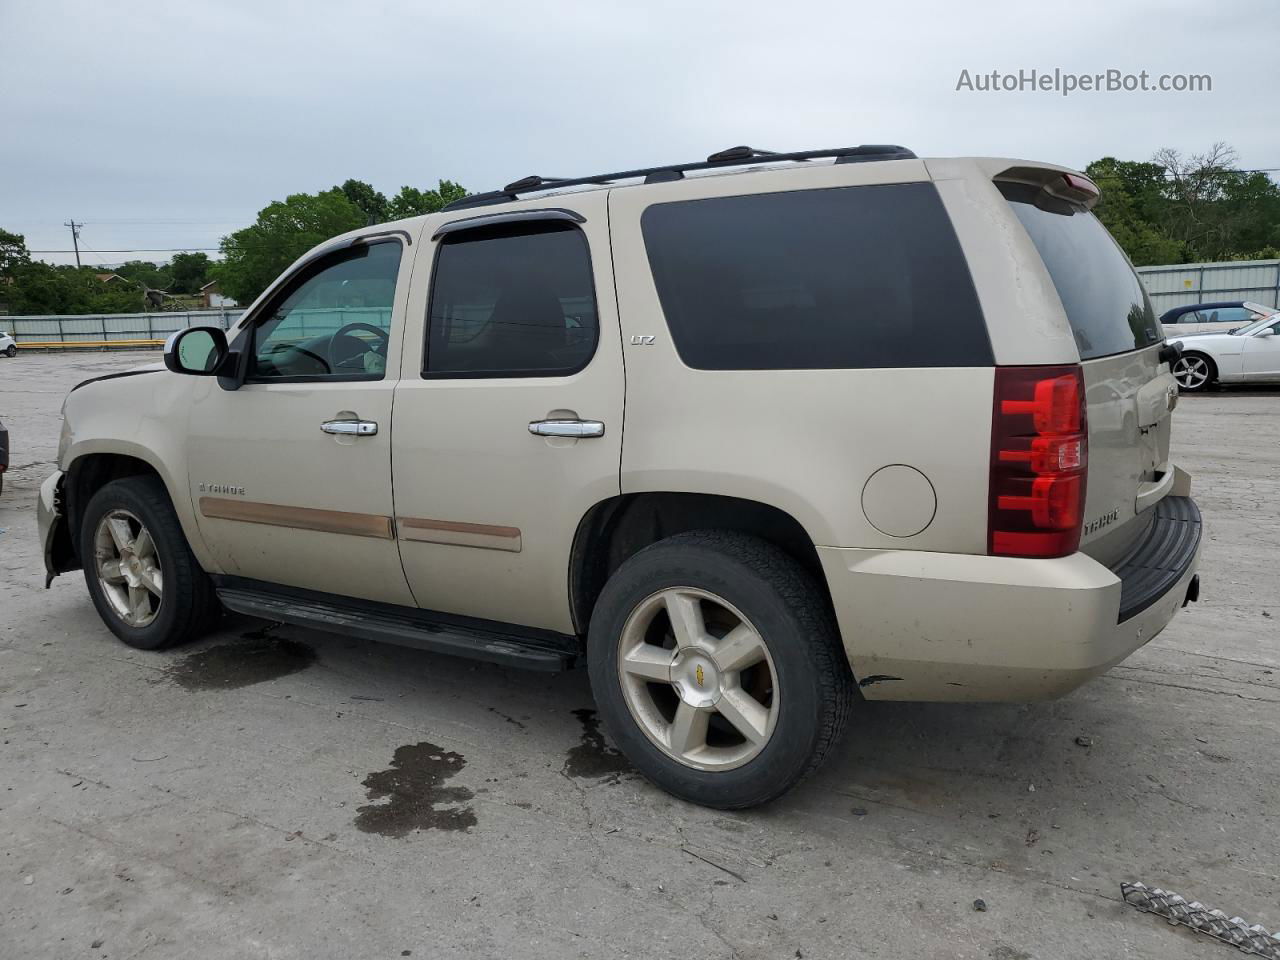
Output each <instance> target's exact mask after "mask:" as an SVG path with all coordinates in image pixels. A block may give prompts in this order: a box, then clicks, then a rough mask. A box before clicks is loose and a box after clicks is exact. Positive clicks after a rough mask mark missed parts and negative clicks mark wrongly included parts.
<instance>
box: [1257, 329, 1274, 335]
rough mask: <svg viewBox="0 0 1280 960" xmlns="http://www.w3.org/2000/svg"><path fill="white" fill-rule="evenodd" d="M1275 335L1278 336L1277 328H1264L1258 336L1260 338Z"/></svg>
mask: <svg viewBox="0 0 1280 960" xmlns="http://www.w3.org/2000/svg"><path fill="white" fill-rule="evenodd" d="M1275 335H1276V328H1275V327H1263V328H1262V329H1261V330H1259V331H1258V336H1260V337H1274V336H1275Z"/></svg>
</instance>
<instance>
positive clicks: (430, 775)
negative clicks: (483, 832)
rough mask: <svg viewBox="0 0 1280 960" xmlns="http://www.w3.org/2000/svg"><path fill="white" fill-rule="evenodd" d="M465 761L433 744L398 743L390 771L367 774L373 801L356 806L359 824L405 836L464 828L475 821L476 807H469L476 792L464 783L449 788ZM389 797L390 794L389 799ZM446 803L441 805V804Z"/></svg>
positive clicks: (385, 833)
mask: <svg viewBox="0 0 1280 960" xmlns="http://www.w3.org/2000/svg"><path fill="white" fill-rule="evenodd" d="M464 766H466V760H465V759H464V758H463V756H462V754H460V753H454V752H453V751H451V750H445V749H443V748H441V747H437V746H436V745H435V744H434V743H426V742H423V743H413V744H407V745H406V746H403V747H398V748H397V749H396V752H395V756H393V757H392V758H391V767H390V768H389V769H387V770H382V771H379V772H378V773H371V774H369V776H367V777H365V778H364V781H363V785H364V786H365V788H366V789H367V790H368V795H369V799H370V800H383V799H386V800H387V802H386V803H370V804H366V805H365V806H363V807H359V808H357V810H356V821H355V823H356V828H357V829H359V830H363V831H364V832H365V833H377V834H381V835H382V836H384V837H397V838H398V837H406V836H408V835H409V834H410V833H412V832H413V831H414V830H466V829H468V828H469V827H474V826H475V825H476V815H475V811H474V810H472V809H471V807H469V806H465V804H466V801H468V800H470V799H471V798H472V797H474V796H475V794H474V793H473V792H472V791H471V790H468V789H467V788H466V787H446V786H444V785H443V784H444V782H445V781H446V780H449V779H452V778H453V777H456V776H457V775H458V773H459V771H461V770H462V768H463V767H464ZM388 798H389V799H388ZM442 804H445V805H449V806H445V807H444V808H443V809H441V805H442Z"/></svg>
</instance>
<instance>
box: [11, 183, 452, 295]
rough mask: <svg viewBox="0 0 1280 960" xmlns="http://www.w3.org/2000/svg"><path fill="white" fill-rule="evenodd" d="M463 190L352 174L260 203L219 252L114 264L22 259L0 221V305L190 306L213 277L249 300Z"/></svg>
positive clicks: (23, 251) (17, 237) (21, 246)
mask: <svg viewBox="0 0 1280 960" xmlns="http://www.w3.org/2000/svg"><path fill="white" fill-rule="evenodd" d="M466 195H467V191H466V190H465V189H463V188H462V187H461V186H459V185H458V184H456V183H454V182H453V181H451V180H441V181H440V182H439V184H438V185H437V187H436V188H435V189H428V190H422V189H419V188H417V187H401V189H400V192H399V193H397V194H395V195H394V196H392V197H391V198H389V199H388V198H387V197H386V195H384V194H383V193H381V192H379V191H378V190H375V189H374V188H373V187H372V186H371V185H369V184H368V183H365V182H364V181H362V180H347V181H346V182H345V183H343V184H342V185H341V186H338V187H333V188H331V189H329V190H323V191H321V192H319V193H314V194H311V193H295V194H291V195H290V196H288V197H286V198H285V199H283V200H278V201H276V202H275V203H271V204H268V205H267V206H266V207H264V208H263V209H262V210H260V211H259V212H258V216H257V218H256V219H255V221H254V222H253V223H252V224H250V225H249V226H247V227H245V228H244V229H242V230H237V231H235V232H234V233H232V234H229V235H228V236H225V237H223V238H222V242H221V244H220V251H221V258H220V259H218V260H213V259H210V257H209V256H208V255H207V254H204V253H198V252H197V253H179V254H176V255H175V256H174V257H173V258H172V259H171V260H169V261H168V262H167V263H161V264H157V263H153V262H151V261H149V260H130V261H129V262H128V263H123V264H120V265H119V266H115V267H105V266H81V267H74V266H66V265H61V264H60V265H54V264H50V263H44V262H43V261H41V260H35V259H32V257H31V254H30V253H29V252H28V250H27V243H26V238H25V237H24V236H23V235H22V234H19V233H12V232H10V231H7V230H4V229H0V307H3V308H4V309H5V310H7V312H9V313H11V314H18V315H24V314H84V313H139V312H142V311H145V310H164V309H194V308H196V307H198V306H199V303H198V302H197V301H198V298H197V297H196V296H195V295H196V294H197V293H198V292H199V291H200V288H201V287H203V286H204V285H205V284H207V283H209V282H210V281H213V280H216V281H218V287H219V290H220V292H221V293H222V295H223V296H226V297H230V298H231V299H233V300H236V301H238V302H239V303H242V304H247V303H249V302H250V301H252V300H253V299H254V298H255V297H256V296H257V295H258V294H259V293H261V292H262V291H263V290H265V289H266V288H267V286H268V285H270V283H271V282H272V281H273V280H275V278H276V277H278V276H279V275H280V273H281V272H282V271H283V270H284V269H285V268H286V267H287V266H289V264H291V263H292V262H293V261H294V260H296V259H297V258H298V257H300V256H301V255H302V254H304V253H306V252H307V251H308V250H310V249H311V248H312V247H314V246H315V245H316V244H318V243H321V242H323V241H325V240H327V239H329V238H330V237H333V236H336V235H338V234H340V233H346V232H347V231H348V230H355V229H356V228H358V227H363V226H367V225H369V224H376V223H385V222H387V221H390V220H400V219H402V218H404V217H416V216H419V215H421V214H426V213H435V212H436V211H438V210H440V209H441V208H442V207H444V205H445V204H447V203H451V202H452V201H454V200H458V199H460V198H462V197H465V196H466Z"/></svg>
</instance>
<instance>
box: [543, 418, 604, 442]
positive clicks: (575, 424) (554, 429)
mask: <svg viewBox="0 0 1280 960" xmlns="http://www.w3.org/2000/svg"><path fill="white" fill-rule="evenodd" d="M529 432H530V433H532V434H533V435H534V436H537V437H572V438H573V439H575V440H585V439H587V438H588V437H603V436H604V424H603V423H601V422H600V421H599V420H535V421H534V422H533V423H531V424H529Z"/></svg>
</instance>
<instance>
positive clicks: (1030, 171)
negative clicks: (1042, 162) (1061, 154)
mask: <svg viewBox="0 0 1280 960" xmlns="http://www.w3.org/2000/svg"><path fill="white" fill-rule="evenodd" d="M992 179H994V180H997V181H1002V182H1005V183H1025V184H1027V185H1028V186H1032V187H1038V188H1039V189H1040V190H1041V191H1043V192H1044V193H1045V194H1047V195H1048V196H1050V197H1053V198H1054V199H1057V200H1065V201H1067V202H1068V203H1072V204H1076V205H1078V206H1081V207H1084V209H1086V210H1092V209H1093V207H1094V205H1095V204H1096V203H1097V202H1098V198H1099V197H1100V196H1101V195H1102V191H1101V190H1099V189H1098V185H1097V184H1096V183H1094V182H1093V181H1092V180H1090V179H1089V178H1088V177H1086V176H1085V175H1084V174H1083V173H1074V172H1072V171H1069V170H1055V169H1052V168H1050V167H1009V168H1008V169H1007V170H1002V171H1001V172H1000V173H998V174H996V175H995V177H993V178H992Z"/></svg>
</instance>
